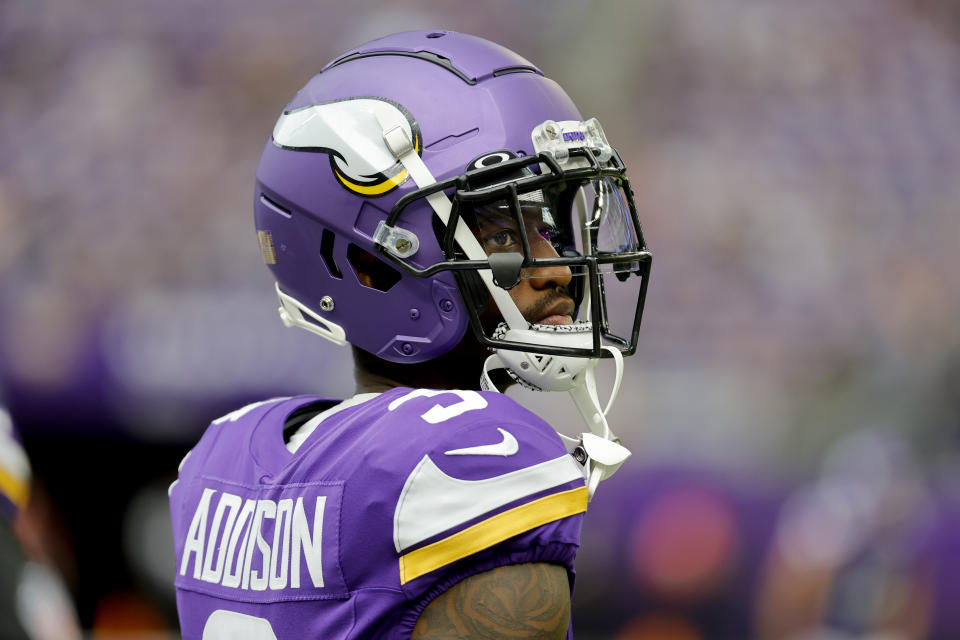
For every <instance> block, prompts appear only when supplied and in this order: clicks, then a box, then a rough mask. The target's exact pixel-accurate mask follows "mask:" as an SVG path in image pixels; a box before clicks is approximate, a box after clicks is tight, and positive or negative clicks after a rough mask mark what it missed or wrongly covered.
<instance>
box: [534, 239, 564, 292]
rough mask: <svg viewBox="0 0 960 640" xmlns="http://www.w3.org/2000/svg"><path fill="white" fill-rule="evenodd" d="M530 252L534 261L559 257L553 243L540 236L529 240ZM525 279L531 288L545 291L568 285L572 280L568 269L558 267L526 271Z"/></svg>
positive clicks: (562, 266)
mask: <svg viewBox="0 0 960 640" xmlns="http://www.w3.org/2000/svg"><path fill="white" fill-rule="evenodd" d="M530 250H531V251H532V252H533V257H534V259H537V258H557V257H559V255H558V254H557V250H556V249H555V248H554V246H553V243H551V242H550V241H549V240H547V239H546V238H544V237H543V236H540V235H536V236H533V237H531V238H530ZM525 277H526V278H528V279H529V280H530V284H531V285H532V286H533V288H535V289H546V288H550V287H565V286H567V285H569V284H570V280H572V279H573V273H572V272H571V271H570V267H568V266H566V265H560V266H549V267H536V268H531V269H527V273H526V274H525Z"/></svg>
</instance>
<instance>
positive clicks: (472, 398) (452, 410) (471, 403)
mask: <svg viewBox="0 0 960 640" xmlns="http://www.w3.org/2000/svg"><path fill="white" fill-rule="evenodd" d="M448 393H452V394H454V395H457V396H460V402H454V403H453V404H451V405H448V406H446V407H444V406H443V405H440V404H435V405H433V406H432V407H430V409H428V410H427V412H426V413H424V414H422V415H421V416H420V417H421V418H423V419H424V420H426V421H427V422H429V423H430V424H437V423H438V422H444V421H446V420H449V419H450V418H456V417H457V416H459V415H461V414H463V413H466V412H467V411H476V410H478V409H485V408H486V407H487V401H486V400H485V399H484V398H483V396H482V395H480V394H479V393H477V392H476V391H460V390H457V389H454V390H434V389H416V390H414V391H411V392H410V393H408V394H407V395H405V396H401V397H399V398H397V399H396V400H394V401H393V402H391V403H390V405H389V406H388V407H387V408H388V409H389V410H390V411H393V410H394V409H396V408H397V407H399V406H400V405H402V404H403V403H404V402H406V401H407V400H413V399H414V398H424V397H426V398H432V397H434V396H439V395H444V394H448Z"/></svg>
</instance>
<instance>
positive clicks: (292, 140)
mask: <svg viewBox="0 0 960 640" xmlns="http://www.w3.org/2000/svg"><path fill="white" fill-rule="evenodd" d="M394 126H400V127H403V129H404V130H405V131H406V132H407V135H408V136H410V139H411V140H413V145H414V149H415V150H416V152H417V153H422V152H423V139H422V137H421V135H420V127H419V126H417V122H416V121H415V120H414V119H413V116H412V115H410V112H409V111H407V110H406V109H405V108H403V106H401V105H399V104H397V103H395V102H391V101H389V100H386V99H385V98H376V97H368V98H347V99H345V100H336V101H334V102H326V103H323V104H314V105H310V106H309V107H303V108H301V109H295V110H293V111H287V112H284V113H283V114H282V115H281V116H280V118H279V120H277V124H276V126H275V127H274V129H273V143H274V144H276V145H277V146H279V147H282V148H284V149H292V150H295V151H309V152H313V153H325V154H327V155H328V156H330V168H331V169H332V170H333V175H334V176H336V178H337V180H338V181H339V182H340V184H342V185H343V186H344V187H346V188H347V189H348V190H350V191H352V192H353V193H357V194H360V195H362V196H367V197H374V198H375V197H377V196H382V195H384V194H387V193H389V192H390V191H393V190H394V189H396V188H397V187H399V186H400V185H401V184H403V182H404V181H405V180H406V179H407V170H406V169H404V167H403V165H402V164H400V162H399V161H397V159H396V158H395V157H394V156H393V154H392V153H391V152H390V150H389V149H388V148H387V145H386V143H385V142H384V141H383V132H384V131H385V130H388V129H390V128H392V127H394Z"/></svg>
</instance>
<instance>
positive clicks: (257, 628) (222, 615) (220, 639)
mask: <svg viewBox="0 0 960 640" xmlns="http://www.w3.org/2000/svg"><path fill="white" fill-rule="evenodd" d="M202 640H277V634H275V633H274V632H273V627H271V626H270V621H269V620H267V619H266V618H257V617H255V616H248V615H246V614H245V613H237V612H236V611H227V610H226V609H217V610H216V611H214V612H213V613H211V614H210V617H209V618H207V624H205V625H204V626H203V639H202Z"/></svg>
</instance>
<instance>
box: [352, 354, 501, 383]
mask: <svg viewBox="0 0 960 640" xmlns="http://www.w3.org/2000/svg"><path fill="white" fill-rule="evenodd" d="M471 355H474V354H471ZM353 361H354V379H355V381H356V387H357V393H376V392H383V391H388V390H390V389H393V388H395V387H411V388H426V389H479V388H480V371H481V367H482V366H483V360H482V359H479V358H477V357H470V356H468V355H466V354H464V353H463V352H460V351H458V350H454V351H451V352H450V353H447V354H444V355H442V356H440V357H439V358H436V359H434V360H430V361H429V362H418V363H414V364H401V363H395V362H387V361H385V360H381V359H379V358H377V357H375V356H372V355H370V354H369V353H366V352H364V351H361V350H360V349H354V350H353Z"/></svg>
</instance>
